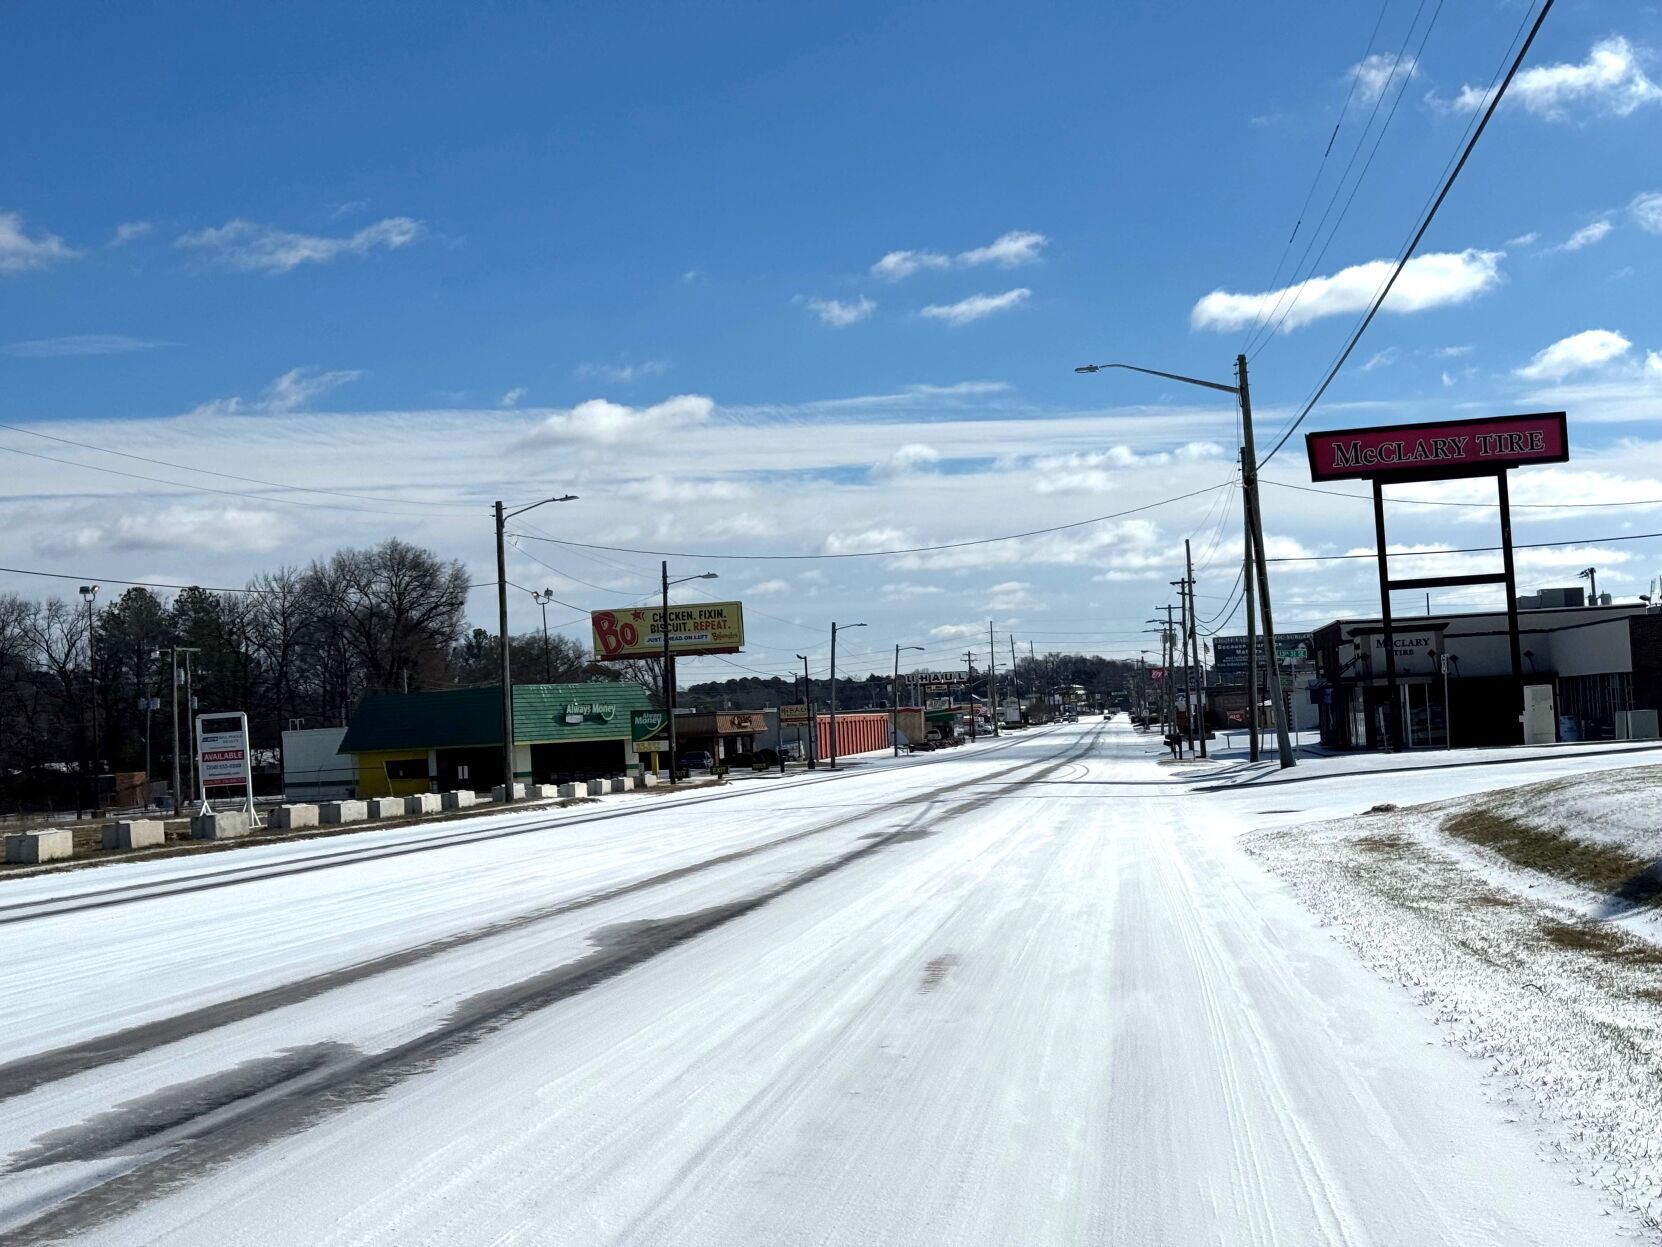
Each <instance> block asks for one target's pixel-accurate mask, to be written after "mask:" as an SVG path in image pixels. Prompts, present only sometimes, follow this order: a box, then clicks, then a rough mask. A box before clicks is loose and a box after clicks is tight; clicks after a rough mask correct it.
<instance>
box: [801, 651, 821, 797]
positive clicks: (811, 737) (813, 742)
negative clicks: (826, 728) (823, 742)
mask: <svg viewBox="0 0 1662 1247" xmlns="http://www.w3.org/2000/svg"><path fill="white" fill-rule="evenodd" d="M797 657H798V658H800V659H801V660H802V704H803V705H804V706H806V707H807V708H808V769H809V770H810V771H811V770H813V769H814V768H815V765H816V755H817V754H818V753H819V721H818V720H817V719H815V718H814V686H813V685H812V684H810V683H809V682H808V680H809V677H808V655H806V654H798V655H797Z"/></svg>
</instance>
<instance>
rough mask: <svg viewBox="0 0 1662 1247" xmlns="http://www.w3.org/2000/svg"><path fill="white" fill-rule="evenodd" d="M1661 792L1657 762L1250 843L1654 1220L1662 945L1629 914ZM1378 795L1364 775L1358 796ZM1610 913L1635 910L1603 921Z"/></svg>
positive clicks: (1561, 1144) (1551, 1135) (1661, 1162)
mask: <svg viewBox="0 0 1662 1247" xmlns="http://www.w3.org/2000/svg"><path fill="white" fill-rule="evenodd" d="M1659 794H1662V767H1659V766H1656V765H1650V766H1641V767H1634V768H1631V769H1626V770H1607V771H1601V772H1597V773H1593V774H1586V775H1579V776H1572V777H1566V778H1558V779H1553V780H1549V781H1545V782H1541V783H1536V784H1527V785H1522V786H1515V787H1511V788H1502V789H1499V790H1491V791H1487V792H1481V793H1476V794H1469V795H1465V796H1461V797H1456V798H1452V799H1447V800H1443V801H1439V802H1435V803H1432V804H1427V805H1421V806H1413V807H1408V808H1403V809H1396V808H1394V805H1393V806H1391V807H1390V808H1388V809H1385V810H1383V811H1382V812H1379V813H1374V814H1361V813H1359V814H1356V815H1352V816H1350V817H1346V818H1342V819H1336V820H1333V821H1329V822H1323V823H1317V824H1307V825H1305V826H1301V827H1290V828H1288V827H1282V828H1276V829H1274V830H1262V831H1257V832H1253V833H1250V834H1248V835H1247V836H1246V837H1245V838H1244V840H1243V845H1244V847H1245V848H1246V849H1247V851H1248V852H1249V853H1251V854H1253V855H1254V856H1256V857H1258V858H1259V859H1260V860H1261V861H1262V862H1264V863H1265V864H1266V865H1267V866H1268V867H1269V868H1270V869H1271V870H1273V871H1274V872H1275V873H1276V874H1278V875H1280V876H1281V877H1283V878H1284V879H1286V880H1287V881H1288V882H1289V883H1290V884H1291V885H1292V886H1293V888H1294V890H1295V892H1296V893H1297V894H1298V895H1299V897H1300V899H1301V900H1303V901H1304V902H1305V903H1306V904H1307V905H1308V906H1309V907H1310V908H1311V909H1313V910H1314V911H1315V912H1316V913H1317V914H1318V915H1319V916H1320V917H1321V918H1323V919H1324V920H1326V921H1327V922H1328V923H1330V924H1331V926H1332V930H1333V932H1334V933H1335V934H1336V935H1337V937H1338V938H1339V939H1340V940H1341V941H1342V942H1344V943H1345V944H1347V945H1349V946H1351V947H1352V948H1354V949H1355V950H1356V951H1357V952H1358V954H1360V956H1361V957H1362V959H1363V960H1364V961H1366V962H1367V963H1368V964H1369V965H1371V966H1373V967H1374V968H1375V969H1376V970H1378V971H1379V972H1380V973H1382V974H1384V975H1385V976H1386V977H1388V978H1390V979H1393V980H1395V981H1397V982H1398V983H1400V984H1402V985H1403V986H1404V987H1406V988H1407V989H1408V990H1409V991H1410V992H1412V993H1413V995H1414V996H1415V998H1416V999H1418V1000H1419V1001H1420V1003H1422V1004H1423V1005H1424V1006H1426V1007H1427V1008H1429V1009H1430V1010H1431V1011H1432V1012H1433V1013H1434V1014H1435V1016H1436V1018H1437V1020H1438V1022H1439V1023H1440V1024H1441V1026H1442V1027H1443V1029H1444V1032H1445V1034H1446V1035H1447V1036H1448V1038H1449V1040H1450V1042H1451V1043H1453V1044H1455V1045H1457V1046H1458V1047H1459V1048H1461V1049H1462V1050H1464V1051H1465V1052H1467V1053H1469V1054H1471V1055H1472V1056H1475V1057H1479V1058H1482V1059H1483V1060H1485V1061H1487V1062H1488V1063H1489V1064H1490V1066H1491V1069H1492V1071H1493V1072H1494V1073H1495V1074H1496V1075H1498V1076H1499V1077H1500V1079H1501V1083H1500V1087H1501V1090H1500V1091H1499V1093H1498V1095H1499V1098H1500V1100H1501V1101H1502V1102H1503V1103H1504V1104H1506V1105H1507V1106H1508V1107H1509V1110H1510V1112H1511V1113H1513V1114H1515V1115H1516V1116H1517V1117H1519V1118H1530V1119H1535V1120H1537V1121H1538V1122H1539V1123H1540V1124H1541V1125H1542V1126H1543V1128H1544V1132H1545V1137H1547V1138H1548V1139H1550V1140H1551V1141H1552V1143H1553V1145H1554V1146H1556V1147H1557V1148H1559V1149H1560V1150H1562V1151H1563V1152H1565V1153H1567V1154H1569V1155H1572V1156H1574V1157H1576V1158H1578V1159H1579V1160H1580V1161H1581V1162H1582V1163H1583V1164H1585V1165H1586V1166H1587V1167H1588V1168H1589V1169H1590V1170H1591V1172H1592V1173H1593V1174H1594V1175H1596V1177H1597V1178H1598V1180H1599V1181H1600V1182H1601V1183H1602V1184H1603V1185H1604V1186H1605V1187H1606V1189H1607V1190H1609V1191H1610V1193H1611V1194H1612V1195H1613V1196H1614V1197H1615V1198H1616V1199H1617V1200H1618V1201H1619V1202H1621V1203H1622V1204H1623V1205H1624V1206H1626V1207H1628V1208H1630V1209H1633V1210H1634V1211H1636V1212H1638V1213H1639V1214H1640V1215H1641V1216H1643V1217H1645V1218H1646V1219H1647V1220H1648V1221H1649V1222H1650V1223H1651V1224H1652V1225H1653V1226H1654V1225H1658V1224H1662V1040H1659V1038H1658V1037H1659V1035H1662V949H1659V948H1658V947H1657V943H1656V942H1655V937H1656V934H1657V930H1658V928H1657V924H1656V923H1655V920H1654V919H1655V911H1654V910H1651V911H1644V910H1640V911H1639V913H1638V915H1637V918H1636V919H1635V918H1634V917H1633V911H1634V906H1635V905H1636V904H1643V903H1644V902H1645V900H1646V897H1645V896H1644V895H1641V894H1638V893H1633V892H1631V887H1632V884H1633V881H1634V879H1635V876H1636V875H1642V873H1643V871H1644V870H1645V869H1646V868H1648V867H1650V866H1651V865H1652V864H1653V863H1655V861H1656V858H1657V857H1658V856H1662V833H1659V831H1658V827H1657V819H1656V813H1655V811H1656V807H1657V797H1658V795H1659ZM1378 795H1380V793H1379V791H1378V790H1377V788H1376V787H1373V786H1370V785H1366V784H1364V785H1363V786H1361V787H1360V788H1358V789H1357V790H1356V791H1354V792H1353V793H1352V799H1353V800H1355V801H1356V802H1358V803H1359V804H1360V803H1361V802H1364V801H1366V799H1367V798H1368V797H1369V796H1378ZM1398 799H1399V800H1400V795H1399V798H1398ZM1376 804H1380V805H1384V804H1386V803H1376ZM1362 808H1363V809H1367V808H1368V807H1367V806H1366V805H1362ZM1624 887H1626V888H1629V889H1630V891H1629V893H1627V894H1624V893H1623V892H1622V889H1623V888H1624ZM1651 899H1654V895H1653V894H1652V896H1651ZM1617 912H1623V913H1626V914H1628V915H1629V918H1630V920H1629V921H1626V922H1610V921H1603V920H1601V919H1602V918H1603V917H1604V916H1606V915H1610V914H1613V913H1617Z"/></svg>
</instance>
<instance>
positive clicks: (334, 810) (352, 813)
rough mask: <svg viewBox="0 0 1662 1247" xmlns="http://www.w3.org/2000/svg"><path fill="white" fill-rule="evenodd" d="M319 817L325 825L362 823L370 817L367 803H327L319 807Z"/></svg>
mask: <svg viewBox="0 0 1662 1247" xmlns="http://www.w3.org/2000/svg"><path fill="white" fill-rule="evenodd" d="M317 816H318V820H319V821H320V822H324V823H330V824H335V823H361V822H363V821H364V819H366V818H368V817H369V803H368V802H367V801H325V802H324V803H323V804H322V805H320V806H318V807H317Z"/></svg>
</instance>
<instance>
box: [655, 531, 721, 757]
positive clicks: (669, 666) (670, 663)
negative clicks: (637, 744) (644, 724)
mask: <svg viewBox="0 0 1662 1247" xmlns="http://www.w3.org/2000/svg"><path fill="white" fill-rule="evenodd" d="M663 570H664V613H663V616H662V617H661V618H660V619H659V621H658V629H659V631H660V632H662V633H663V637H664V670H663V681H664V710H665V711H666V712H667V714H668V716H669V782H670V783H671V784H674V783H675V659H673V658H671V657H670V653H669V587H670V586H671V585H684V584H686V583H687V581H689V580H715V579H717V576H716V573H715V572H703V573H700V574H699V575H697V576H682V577H681V578H680V579H679V580H671V579H670V578H669V560H668V559H665V560H664V565H663ZM718 743H719V742H718Z"/></svg>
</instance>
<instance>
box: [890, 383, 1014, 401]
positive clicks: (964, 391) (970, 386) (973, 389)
mask: <svg viewBox="0 0 1662 1247" xmlns="http://www.w3.org/2000/svg"><path fill="white" fill-rule="evenodd" d="M1009 390H1010V383H1009V382H1008V381H957V382H954V383H953V384H951V385H909V386H907V387H906V392H907V393H908V394H923V395H928V396H930V397H933V398H967V397H979V396H981V395H984V394H1005V393H1008V392H1009Z"/></svg>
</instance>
